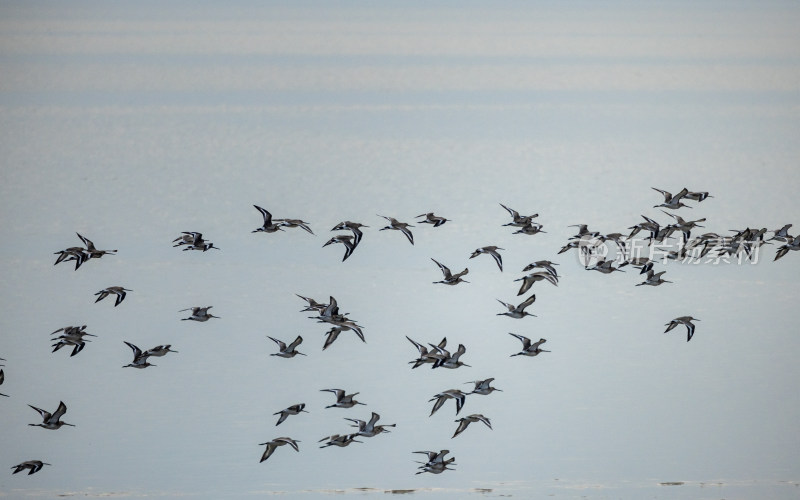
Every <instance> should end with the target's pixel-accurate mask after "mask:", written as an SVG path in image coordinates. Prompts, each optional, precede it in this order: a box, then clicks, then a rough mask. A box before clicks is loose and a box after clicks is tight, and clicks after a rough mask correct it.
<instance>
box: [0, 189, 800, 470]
mask: <svg viewBox="0 0 800 500" xmlns="http://www.w3.org/2000/svg"><path fill="white" fill-rule="evenodd" d="M653 189H655V190H656V191H658V192H660V193H661V194H662V195H663V197H664V201H663V202H662V203H660V204H658V205H655V207H654V208H664V209H668V210H678V209H681V208H691V206H689V205H687V204H685V203H684V201H692V202H696V203H700V202H703V201H704V200H706V199H708V198H711V197H712V196H710V195H709V194H708V193H707V192H692V191H689V190H688V189H686V188H684V189H682V190H681V191H679V192H678V193H677V194H675V195H673V194H671V193H670V192H668V191H664V190H661V189H656V188H653ZM500 205H501V207H502V208H503V209H505V210H506V211H507V212H508V214H509V215H510V217H511V221H510V222H508V223H506V224H503V226H509V227H512V228H516V230H515V231H514V234H523V235H535V234H538V233H542V232H544V231H543V230H542V228H543V225H542V224H541V223H537V222H535V221H534V219H537V218H538V214H533V215H521V214H520V213H519V212H517V211H516V210H513V209H511V208H509V207H507V206H505V205H503V204H500ZM254 207H255V208H256V209H257V210H258V211H259V213H260V214H261V216H262V218H263V223H262V225H261V226H260V227H258V228H256V229H254V230H253V231H252V232H253V233H261V232H263V233H276V232H278V231H284V230H285V229H287V228H301V229H303V230H304V231H306V232H308V233H309V234H311V235H313V234H314V232H313V231H312V230H311V227H310V225H309V223H308V222H305V221H303V220H301V219H274V218H273V217H272V214H271V213H270V212H269V211H267V210H266V209H264V208H262V207H260V206H257V205H254ZM664 213H665V214H667V215H668V216H669V217H670V219H671V221H672V222H670V223H668V224H661V223H659V222H657V221H656V220H655V219H653V218H651V217H647V216H644V215H643V216H642V218H643V219H644V221H643V222H639V223H637V224H635V225H633V226H631V227H629V228H628V230H629V232H628V234H627V235H625V234H623V233H619V232H617V233H609V234H602V233H600V232H597V231H590V230H589V228H588V226H587V225H585V224H577V225H575V226H574V227H577V228H578V231H577V234H575V235H574V236H572V237H570V238H569V239H568V241H567V242H566V244H565V245H564V246H563V247H562V248H561V250H560V251H559V252H558V254H561V253H564V252H567V251H569V250H573V249H574V250H577V251H578V253H579V257H580V259H581V262H582V263H583V264H584V267H585V269H586V270H590V271H598V272H601V273H603V274H612V273H614V272H624V271H625V270H624V269H623V268H625V267H626V266H629V265H630V266H631V267H633V268H636V269H639V270H640V274H645V278H644V281H643V282H642V283H638V284H637V286H641V285H648V286H659V285H662V284H664V283H671V281H667V280H665V279H664V278H663V276H664V274H665V271H664V270H661V271H658V272H656V270H655V266H656V265H663V264H664V263H666V262H667V261H668V260H676V261H681V262H691V261H692V260H696V259H701V258H704V257H707V256H708V255H711V256H712V257H716V258H724V257H737V258H745V259H754V258H755V256H756V252H757V251H758V249H759V248H760V247H761V246H763V245H766V244H771V243H772V242H773V241H776V242H782V243H783V244H782V245H781V246H779V247H778V249H777V252H776V254H775V257H774V260H778V259H780V258H782V257H783V256H785V255H786V254H787V253H788V252H789V251H796V250H800V236H792V235H791V234H789V230H790V228H791V224H787V225H785V226H783V227H782V228H780V229H776V230H773V231H772V233H773V235H772V237H770V238H767V237H766V233H767V232H768V230H767V229H766V228H763V229H751V228H746V229H743V230H735V231H732V232H733V233H734V234H732V235H726V236H723V235H719V234H717V233H705V234H702V235H700V236H696V237H694V238H692V231H693V230H694V229H695V228H698V227H702V226H700V225H699V223H700V222H705V220H706V219H704V218H701V219H697V220H693V221H686V220H684V219H683V218H682V217H680V216H678V215H677V214H674V213H669V212H664ZM379 217H382V218H383V219H385V220H386V221H387V222H388V224H387V225H386V226H385V227H381V228H380V229H379V231H384V230H395V231H399V232H401V233H402V234H403V235H404V236H405V237H406V239H407V240H408V242H409V243H411V244H412V245H413V244H414V235H413V234H412V231H411V228H413V227H414V226H413V225H412V224H410V223H406V222H401V221H399V220H397V219H395V218H393V217H387V216H383V215H379ZM416 218H417V219H421V220H420V221H419V223H423V224H430V225H431V226H433V227H434V228H438V227H441V226H442V225H444V224H445V223H446V222H449V221H450V219H446V218H444V217H441V216H438V215H435V214H434V213H433V212H428V213H424V214H421V215H418V216H417V217H416ZM364 228H369V226H367V225H365V224H362V223H358V222H351V221H343V222H340V223H338V224H336V225H335V226H334V227H333V228H332V229H331V231H347V232H350V233H351V234H337V235H336V236H334V237H332V238H331V239H329V240H328V241H327V242H326V243H325V244H324V245H322V246H323V247H325V246H328V245H331V244H334V243H340V244H342V245H343V246H344V247H345V252H344V257H343V258H342V261H345V260H347V259H348V258H350V257H352V255H353V253H354V252H355V250H356V249H357V247H358V245H359V244H360V243H361V241H362V238H363V236H364V233H363V231H362V229H364ZM640 232H646V233H648V234H649V236H648V237H647V238H645V239H644V240H635V239H634V237H635V236H637V235H638V234H639V233H640ZM675 235H677V238H676V237H675ZM78 237H79V238H80V240H81V241H82V242H83V245H84V246H82V247H70V248H67V249H65V250H61V251H59V252H56V255H58V257H57V259H56V261H55V264H60V263H62V262H69V261H74V262H75V270H77V269H79V268H80V267H81V266H82V265H84V264H86V263H87V262H89V261H91V260H93V259H100V258H101V257H103V256H104V255H114V254H116V253H117V250H98V249H97V248H96V247H95V245H94V243H93V242H92V241H91V240H89V239H87V238H85V237H84V236H81V235H80V234H78ZM607 242H613V243H614V247H610V246H608V245H607ZM667 242H672V243H671V245H672V247H674V248H676V250H672V251H667V252H663V254H662V257H663V258H662V259H661V261H660V262H659V261H658V259H656V258H654V252H653V250H654V249H655V247H656V245H657V244H659V243H660V244H665V243H667ZM172 243H173V244H174V245H173V246H174V247H176V248H181V247H182V250H183V251H190V250H191V251H201V252H206V251H208V250H212V249H213V250H220V248H219V247H217V246H215V245H214V243H212V242H211V241H209V240H208V239H206V238H204V237H203V234H202V233H200V232H195V231H185V232H182V233H181V235H180V236H178V237H177V238H175V239H174V240H173V242H172ZM637 243H638V244H639V247H638V251H637V246H636V245H637ZM642 250H646V251H647V255H642ZM502 251H504V249H503V248H499V247H497V246H494V245H490V246H484V247H481V248H477V249H475V250H474V251H473V252H472V254H471V255H469V259H473V258H475V257H478V256H480V255H488V256H490V257H491V258H492V259H493V260H494V261H495V263H496V264H497V267H498V269H499V271H500V272H503V258H502V254H501V252H502ZM612 251H613V253H614V254H615V256H614V258H608V256H609V255H611V253H612ZM712 252H713V253H712ZM465 254H466V252H465ZM431 260H432V261H433V263H434V264H436V266H437V267H438V269H439V271H440V272H441V273H442V279H441V280H439V281H433V283H434V284H444V285H450V286H456V285H460V284H462V283H469V282H468V281H467V280H465V279H464V277H465V276H466V275H467V274H468V273H469V269H468V268H464V269H463V270H462V271H460V272H458V273H455V274H454V273H453V272H452V271H451V270H450V268H448V267H447V266H446V265H444V264H442V263H441V262H439V261H438V260H436V259H435V258H433V257H431ZM615 264H616V266H615ZM557 265H558V264H557V263H555V262H552V261H550V260H538V261H535V262H532V263H531V264H529V265H527V266H525V267H524V268H523V269H522V272H525V273H529V274H527V275H525V276H523V277H521V278H519V279H516V280H514V282H521V285H520V287H519V289H518V291H517V296H524V295H525V294H527V293H528V292H530V290H531V289H532V288H533V286H534V285H535V284H536V283H537V282H540V281H541V282H547V283H549V284H550V285H553V286H558V283H559V278H560V277H559V274H558V272H557V271H556V267H555V266H557ZM128 292H132V290H129V289H127V288H124V287H123V286H119V285H114V286H109V287H107V288H105V289H103V290H100V291H98V292H96V293H95V295H97V299H96V300H95V302H99V301H101V300H103V299H104V298H106V297H108V296H109V295H114V296H116V300H115V303H114V307H117V306H119V305H120V304H121V303H122V302H123V301H124V300H125V297H126V294H127V293H128ZM297 296H298V297H299V298H300V299H301V300H303V301H304V302H305V307H304V308H303V309H302V310H301V312H310V313H313V315H312V316H309V317H310V318H311V319H313V320H315V321H316V322H317V323H321V324H324V325H325V327H326V328H329V329H328V331H327V332H326V337H325V342H324V344H323V345H322V350H326V349H328V348H329V347H330V346H331V345H332V344H333V343H334V342H335V341H336V340H337V339H338V338H339V336H340V335H341V334H342V333H344V332H352V333H353V334H354V335H355V336H356V337H358V338H359V340H361V341H362V342H366V340H365V334H364V327H363V326H362V325H360V324H359V323H358V322H357V321H356V320H354V319H353V318H352V317H350V316H349V314H348V313H343V312H341V311H340V309H339V304H338V302H337V300H336V299H335V298H334V297H333V296H330V297H329V299H328V301H327V302H324V301H323V302H319V301H317V300H315V299H313V298H310V297H304V296H302V295H299V294H298V295H297ZM535 300H536V295H535V294H530V295H529V296H527V297H525V298H524V299H522V300H521V302H519V303H516V304H515V303H508V302H504V301H502V300H500V299H497V301H498V302H499V303H500V304H502V305H503V308H504V311H503V312H499V313H497V315H499V316H507V317H510V318H514V319H523V318H526V317H528V316H535V315H533V314H531V313H530V312H528V311H527V309H528V308H529V307H530V306H532V305H533V304H534V302H535ZM211 308H212V306H195V307H190V308H187V309H182V310H181V311H179V312H184V311H191V312H190V315H189V316H188V317H186V318H182V320H184V321H196V322H205V321H208V320H210V319H212V318H213V319H219V318H220V317H219V316H215V315H213V314H211V313H210V312H209V310H210V309H211ZM696 321H699V320H698V319H697V318H694V317H692V316H689V315H687V316H681V317H678V318H674V319H672V320H670V321H669V322H668V323H666V325H665V326H666V330H665V331H664V333H667V332H669V331H671V330H673V329H674V328H676V327H677V326H679V325H683V326H685V327H686V330H687V339H686V340H687V342H688V341H690V340H692V338H693V336H694V333H695V324H694V322H696ZM86 328H87V327H86V325H83V326H65V327H61V328H59V329H57V330H55V331H54V332H53V333H52V334H51V335H56V334H60V335H58V336H57V337H54V338H53V339H52V341H53V342H54V343H53V344H52V347H53V351H52V352H56V351H58V350H59V349H61V348H62V347H65V346H66V347H71V348H72V352H71V354H70V356H76V355H77V354H79V353H80V352H82V350H83V349H84V347H85V345H86V343H87V342H89V341H90V340H89V339H87V338H86V337H96V336H95V335H93V334H91V333H88V332H87V331H86ZM509 334H510V335H511V336H513V337H515V338H516V339H518V340H519V341H520V342H521V344H522V349H521V350H520V351H519V352H516V353H512V354H510V356H511V357H514V356H527V357H535V356H538V355H539V354H541V353H546V352H550V351H548V350H545V349H542V345H543V344H544V343H545V342H546V340H545V339H544V338H540V339H539V340H538V341H532V340H531V339H529V338H528V337H525V336H523V335H519V334H517V333H509ZM267 338H268V339H270V340H272V341H273V342H274V343H275V344H276V347H277V352H273V353H271V355H272V356H277V357H280V358H294V357H295V356H297V355H301V356H305V354H304V353H302V352H300V351H298V347H300V345H301V344H302V343H303V337H302V336H300V335H298V336H297V337H296V338H295V339H294V340H292V341H291V342H288V339H286V340H281V339H278V338H274V337H271V336H268V337H267ZM406 338H407V339H408V340H409V342H410V343H411V344H412V345H413V346H414V348H415V349H416V351H417V357H416V358H415V359H413V360H411V361H409V364H411V365H412V366H411V369H416V368H419V367H422V366H430V367H431V369H439V368H445V369H451V370H453V369H458V368H461V367H465V366H466V367H468V366H470V365H468V364H466V363H465V362H464V361H463V360H462V358H463V357H464V356H465V354H466V352H467V348H466V347H465V345H464V344H458V346H457V348H456V350H455V351H450V350H448V349H447V338H446V337H445V338H443V339H442V340H441V341H440V342H439V343H438V344H433V343H426V342H418V341H416V340H413V339H411V338H410V337H408V336H407V337H406ZM123 342H124V343H125V344H126V345H127V346H128V347H129V348H130V349H131V351H132V353H133V360H132V362H131V363H129V364H127V365H124V366H123V368H128V367H130V368H138V369H144V368H149V367H151V366H155V365H153V364H152V363H150V359H151V358H153V357H163V356H165V355H166V354H168V353H175V352H177V351H174V350H172V349H171V345H169V344H166V345H159V346H156V347H153V348H151V349H147V350H142V349H141V348H139V347H138V346H136V345H134V344H133V343H131V342H128V341H123ZM0 361H6V360H4V359H2V358H0ZM0 366H4V365H0ZM4 377H5V374H4V372H3V370H2V369H0V384H2V383H3V381H4ZM493 381H494V378H487V379H484V380H474V381H471V382H467V383H469V384H474V388H473V390H472V391H470V392H465V391H462V390H460V389H457V388H456V389H447V390H443V391H440V392H438V393H436V394H435V395H434V396H433V397H432V398H431V399H430V400H429V402H433V407H432V409H431V411H430V415H429V416H433V415H434V414H435V413H436V412H437V411H438V410H439V409H441V408H442V407H443V406H444V405H445V404H446V403H447V401H448V400H450V399H452V400H454V402H455V410H456V411H455V413H456V416H458V415H459V414H460V412H461V410H462V408H463V407H464V405H465V402H466V398H467V396H474V395H483V396H486V395H489V394H491V393H492V392H494V391H501V389H498V388H496V387H494V386H492V383H493ZM321 391H322V392H330V393H332V394H333V395H334V396H335V397H336V401H335V402H334V403H332V404H330V405H328V406H326V409H327V408H343V409H349V408H354V407H357V406H359V405H364V404H365V403H362V402H360V401H357V400H356V399H355V397H356V396H357V395H358V394H359V393H358V392H354V393H348V392H347V391H345V390H344V389H340V388H326V389H321ZM0 396H5V397H9V396H8V395H7V394H0ZM28 406H30V407H31V408H32V409H33V410H35V411H36V412H38V413H39V415H40V417H41V419H42V422H41V423H32V424H29V425H31V426H37V427H42V428H44V429H49V430H58V429H60V428H61V427H62V426H73V424H70V423H66V422H64V421H62V420H61V419H62V417H63V416H64V415H65V414H66V412H67V405H66V404H64V402H63V401H61V402H59V405H58V407H57V408H56V409H55V411H53V412H52V413H51V412H49V411H46V410H44V409H42V408H38V407H36V406H33V405H30V404H29V405H28ZM305 408H306V404H305V403H297V404H294V405H291V406H289V407H287V408H285V409H282V410H279V411H277V412H275V413H274V415H278V420H277V422H276V424H275V426H279V425H281V424H283V423H284V422H286V421H287V420H288V419H289V417H295V416H298V415H301V414H302V413H308V411H307V410H306V409H305ZM379 419H380V415H379V414H378V413H376V412H374V411H373V412H372V413H371V416H370V418H369V420H360V419H356V418H350V417H348V418H346V419H345V420H347V421H349V422H350V423H351V424H350V425H351V426H352V427H353V428H355V429H357V430H354V431H353V432H345V433H341V434H331V435H329V436H326V437H324V438H322V439H320V440H319V441H318V442H319V443H323V444H322V445H321V446H320V448H327V447H331V446H336V447H345V446H349V445H350V444H351V443H360V442H362V441H359V440H358V438H371V437H375V436H377V435H378V434H382V433H388V432H390V430H389V428H394V427H395V426H396V424H378V421H379ZM455 422H456V423H457V427H456V428H455V430H454V433H453V435H452V438H456V437H457V436H459V435H460V434H462V433H463V432H465V431H466V429H467V428H468V427H469V425H470V424H471V423H476V422H480V423H483V424H484V425H485V426H486V427H488V428H489V429H492V424H491V420H490V419H489V418H488V417H486V416H484V415H483V414H479V413H475V414H470V415H467V416H465V417H461V418H458V419H457V420H455ZM298 443H300V440H297V439H293V438H291V437H286V436H280V437H276V438H273V439H271V440H269V441H266V442H263V443H260V444H259V446H266V448H265V450H264V451H263V453H262V455H261V459H260V461H261V462H264V461H265V460H267V459H269V458H270V457H271V456H272V455H273V453H274V452H275V450H276V449H277V448H279V447H281V446H284V445H289V447H290V448H292V449H293V450H294V451H299V449H300V448H299V445H298ZM413 453H414V454H423V455H425V456H426V457H427V460H425V461H422V462H419V463H420V464H421V465H420V466H419V467H418V471H417V472H416V474H422V473H431V474H439V473H442V472H444V471H446V470H451V469H450V468H449V466H452V465H454V464H455V458H453V457H451V458H447V459H446V458H445V456H447V455H448V454H449V453H450V451H449V450H446V449H442V450H439V451H414V452H413ZM44 465H50V464H48V463H45V462H42V461H41V460H27V461H23V462H21V463H19V464H17V465H15V466H13V467H12V469H14V471H13V473H14V474H16V473H18V472H21V471H23V470H28V474H29V475H30V474H34V473H36V472H38V471H40V470H41V469H42V468H43V466H44Z"/></svg>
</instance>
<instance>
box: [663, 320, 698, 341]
mask: <svg viewBox="0 0 800 500" xmlns="http://www.w3.org/2000/svg"><path fill="white" fill-rule="evenodd" d="M692 321H700V320H699V319H697V318H693V317H691V316H681V317H679V318H675V319H673V320H672V321H670V322H669V323H667V324H666V325H664V326H666V327H667V329H666V330H664V333H667V332H668V331H670V330H672V329H673V328H675V327H676V326H678V325H685V326H686V342H689V341H690V340H692V336H694V326H695V325H694V323H692Z"/></svg>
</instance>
